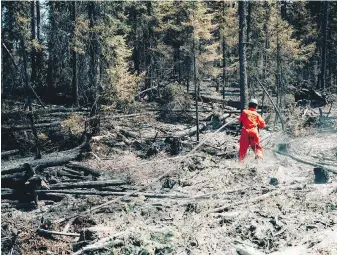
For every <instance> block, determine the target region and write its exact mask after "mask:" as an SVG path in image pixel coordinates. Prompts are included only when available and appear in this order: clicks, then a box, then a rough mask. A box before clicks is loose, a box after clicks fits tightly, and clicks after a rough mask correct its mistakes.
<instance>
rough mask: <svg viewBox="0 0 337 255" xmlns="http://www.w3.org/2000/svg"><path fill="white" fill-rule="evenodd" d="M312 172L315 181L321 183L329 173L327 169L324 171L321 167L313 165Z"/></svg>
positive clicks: (325, 181)
mask: <svg viewBox="0 0 337 255" xmlns="http://www.w3.org/2000/svg"><path fill="white" fill-rule="evenodd" d="M314 174H315V180H314V181H315V183H317V184H322V183H327V182H328V180H329V174H328V171H326V170H325V169H324V168H322V167H315V168H314Z"/></svg>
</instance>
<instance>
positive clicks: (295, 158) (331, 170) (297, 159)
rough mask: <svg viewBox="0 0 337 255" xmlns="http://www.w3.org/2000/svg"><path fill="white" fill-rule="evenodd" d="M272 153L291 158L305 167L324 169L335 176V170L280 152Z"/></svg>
mask: <svg viewBox="0 0 337 255" xmlns="http://www.w3.org/2000/svg"><path fill="white" fill-rule="evenodd" d="M274 152H276V153H277V154H280V155H282V156H286V157H289V158H291V159H293V160H296V161H297V162H300V163H303V164H306V165H310V166H315V167H321V168H323V169H325V170H326V171H328V172H330V173H334V174H337V169H336V170H335V169H331V168H327V167H326V166H322V165H321V164H318V163H314V162H310V161H306V160H304V159H301V158H299V157H296V156H294V155H291V154H289V153H285V152H280V151H277V150H274Z"/></svg>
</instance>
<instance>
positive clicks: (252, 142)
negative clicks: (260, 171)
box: [239, 99, 265, 162]
mask: <svg viewBox="0 0 337 255" xmlns="http://www.w3.org/2000/svg"><path fill="white" fill-rule="evenodd" d="M257 105H258V101H257V100H256V99H251V100H250V101H249V104H248V109H247V110H243V111H242V113H241V116H240V118H239V122H240V126H241V127H242V130H241V137H240V142H239V143H240V149H239V161H241V162H242V161H243V160H244V159H245V157H246V153H247V150H248V148H249V147H251V148H252V149H253V151H254V152H255V158H256V159H258V158H262V154H263V149H262V147H261V144H260V137H259V133H258V128H264V127H265V122H264V120H263V119H262V117H261V116H260V114H258V113H257V112H256V109H257Z"/></svg>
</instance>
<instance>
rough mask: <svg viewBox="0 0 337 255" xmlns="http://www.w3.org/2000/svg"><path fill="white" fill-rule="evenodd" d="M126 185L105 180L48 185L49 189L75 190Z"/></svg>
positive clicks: (121, 182) (120, 181)
mask: <svg viewBox="0 0 337 255" xmlns="http://www.w3.org/2000/svg"><path fill="white" fill-rule="evenodd" d="M123 184H126V182H125V181H122V180H107V181H85V182H75V183H58V184H53V185H50V189H51V190H53V189H76V188H96V187H106V186H119V185H123Z"/></svg>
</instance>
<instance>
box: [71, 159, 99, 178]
mask: <svg viewBox="0 0 337 255" xmlns="http://www.w3.org/2000/svg"><path fill="white" fill-rule="evenodd" d="M66 166H67V167H69V168H72V169H75V170H79V171H82V172H84V173H85V174H91V175H92V176H95V177H99V176H101V174H100V173H99V172H98V171H97V170H95V169H92V168H90V167H87V166H82V165H80V164H76V163H74V162H70V163H69V164H67V165H66Z"/></svg>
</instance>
